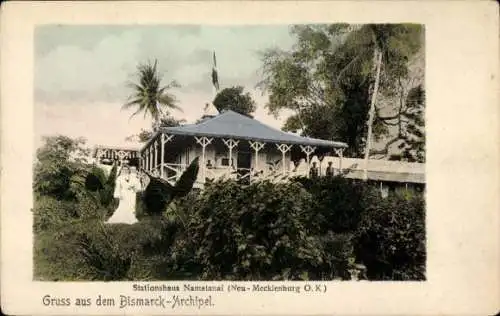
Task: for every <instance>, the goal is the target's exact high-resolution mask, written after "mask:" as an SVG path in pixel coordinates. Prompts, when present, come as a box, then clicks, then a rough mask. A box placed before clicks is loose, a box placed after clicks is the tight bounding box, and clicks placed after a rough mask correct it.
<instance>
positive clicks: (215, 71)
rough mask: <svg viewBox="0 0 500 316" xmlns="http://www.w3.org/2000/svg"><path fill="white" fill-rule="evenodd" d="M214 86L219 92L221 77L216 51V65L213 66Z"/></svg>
mask: <svg viewBox="0 0 500 316" xmlns="http://www.w3.org/2000/svg"><path fill="white" fill-rule="evenodd" d="M212 84H213V85H214V87H215V89H216V90H217V91H219V75H218V74H217V60H216V58H215V51H214V64H213V66H212Z"/></svg>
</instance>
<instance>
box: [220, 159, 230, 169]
mask: <svg viewBox="0 0 500 316" xmlns="http://www.w3.org/2000/svg"><path fill="white" fill-rule="evenodd" d="M231 160H232V159H231ZM220 164H221V166H224V167H229V166H231V164H230V163H229V158H226V157H224V158H221V161H220Z"/></svg>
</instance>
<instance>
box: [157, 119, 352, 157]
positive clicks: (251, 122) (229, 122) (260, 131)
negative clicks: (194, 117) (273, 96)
mask: <svg viewBox="0 0 500 316" xmlns="http://www.w3.org/2000/svg"><path fill="white" fill-rule="evenodd" d="M161 131H162V132H164V133H167V134H174V135H190V136H206V137H224V138H235V139H246V140H253V141H262V142H274V143H286V144H297V145H311V146H323V147H343V148H346V147H347V144H345V143H342V142H334V141H328V140H322V139H316V138H309V137H301V136H299V135H295V134H291V133H286V132H283V131H280V130H278V129H275V128H272V127H270V126H267V125H265V124H263V123H261V122H259V121H257V120H255V119H252V118H249V117H247V116H245V115H242V114H239V113H236V112H234V111H230V110H229V111H225V112H223V113H221V114H219V115H217V116H215V117H214V118H210V119H206V120H205V121H203V122H200V123H198V124H190V125H183V126H177V127H165V128H162V129H161Z"/></svg>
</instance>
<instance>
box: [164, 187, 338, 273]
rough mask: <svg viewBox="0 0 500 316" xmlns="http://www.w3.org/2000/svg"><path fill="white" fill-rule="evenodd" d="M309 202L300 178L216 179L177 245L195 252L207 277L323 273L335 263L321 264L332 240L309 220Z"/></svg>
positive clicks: (185, 254)
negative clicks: (308, 223) (310, 226)
mask: <svg viewBox="0 0 500 316" xmlns="http://www.w3.org/2000/svg"><path fill="white" fill-rule="evenodd" d="M311 204H312V199H311V195H310V194H309V193H308V192H307V191H306V190H304V189H303V188H302V186H301V185H300V184H297V183H287V184H273V183H270V182H260V183H255V184H252V185H250V186H240V185H238V184H237V183H236V182H234V181H216V182H214V183H211V184H210V185H208V186H206V187H205V190H204V191H203V192H202V194H201V195H200V197H199V199H198V200H197V202H196V203H195V205H193V207H192V208H193V211H194V214H193V215H192V216H191V217H190V219H191V220H190V222H189V226H188V229H187V231H186V237H187V239H185V240H186V242H182V243H180V244H179V245H178V246H177V247H174V250H173V251H174V252H175V255H176V256H179V257H182V258H185V259H187V258H189V257H190V256H191V257H192V258H193V260H192V261H191V262H190V264H191V266H190V267H191V269H192V270H199V273H200V275H199V277H200V278H201V279H204V280H213V279H235V280H240V279H252V280H269V279H273V280H283V279H295V280H297V279H317V278H321V277H322V276H323V275H325V274H332V273H333V272H332V271H333V269H332V268H331V267H329V268H328V271H323V270H322V269H324V268H325V265H324V264H323V263H324V261H325V256H326V252H327V250H326V249H327V248H328V246H326V243H325V244H323V240H322V239H321V238H320V237H319V236H317V235H316V234H314V232H311V231H309V230H308V229H307V227H306V226H305V222H306V221H307V220H308V219H309V213H310V205H311ZM179 247H181V248H179ZM190 251H192V252H193V253H191V254H190V253H189V252H190ZM328 251H334V250H333V248H332V249H328ZM336 255H338V256H339V257H340V256H342V254H341V253H340V252H339V253H336ZM346 260H347V259H346ZM339 274H341V273H339Z"/></svg>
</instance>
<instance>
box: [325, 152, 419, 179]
mask: <svg viewBox="0 0 500 316" xmlns="http://www.w3.org/2000/svg"><path fill="white" fill-rule="evenodd" d="M329 161H331V162H332V165H333V167H334V168H339V165H340V159H339V158H338V157H325V158H324V159H323V161H322V166H324V167H325V168H326V166H327V165H328V162H329ZM363 167H364V160H363V159H358V158H342V169H344V170H349V173H348V174H346V177H347V178H351V179H363ZM368 179H369V180H375V181H392V182H408V183H425V164H423V163H416V162H405V161H390V160H376V159H370V160H368Z"/></svg>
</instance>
